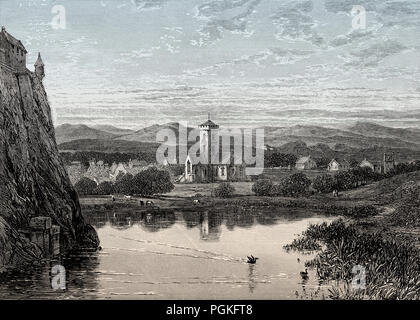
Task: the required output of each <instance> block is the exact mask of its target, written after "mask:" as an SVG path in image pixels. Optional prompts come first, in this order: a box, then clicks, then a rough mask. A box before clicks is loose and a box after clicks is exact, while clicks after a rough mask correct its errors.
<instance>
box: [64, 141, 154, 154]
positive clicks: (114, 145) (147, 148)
mask: <svg viewBox="0 0 420 320" xmlns="http://www.w3.org/2000/svg"><path fill="white" fill-rule="evenodd" d="M158 146H159V144H158V143H149V142H138V141H125V140H109V139H80V140H74V141H69V142H64V143H61V144H59V146H58V148H59V149H60V151H98V152H122V153H139V152H146V153H153V154H154V155H155V154H156V149H157V148H158Z"/></svg>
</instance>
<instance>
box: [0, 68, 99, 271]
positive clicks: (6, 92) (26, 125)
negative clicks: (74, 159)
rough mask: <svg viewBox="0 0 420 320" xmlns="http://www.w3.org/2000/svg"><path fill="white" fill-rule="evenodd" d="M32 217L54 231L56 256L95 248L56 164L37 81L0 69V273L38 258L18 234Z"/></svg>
mask: <svg viewBox="0 0 420 320" xmlns="http://www.w3.org/2000/svg"><path fill="white" fill-rule="evenodd" d="M35 216H49V217H51V219H52V221H53V224H56V225H59V226H60V228H61V235H60V237H61V250H62V251H63V250H67V249H70V248H74V247H77V246H80V247H97V246H98V245H99V240H98V237H97V235H96V232H95V230H94V229H93V228H92V227H91V226H90V225H87V224H85V223H84V220H83V217H82V215H81V210H80V204H79V200H78V196H77V194H76V192H75V190H74V189H73V187H72V185H71V183H70V180H69V178H68V176H67V173H66V171H65V169H64V166H63V165H62V163H61V161H60V159H59V153H58V148H57V144H56V141H55V134H54V127H53V123H52V119H51V111H50V107H49V104H48V101H47V95H46V92H45V89H44V87H43V84H42V82H41V80H40V79H39V78H37V77H36V76H35V75H34V74H33V73H31V72H29V71H28V72H27V73H22V74H19V75H17V74H14V73H12V72H10V71H7V70H3V69H2V68H0V271H1V270H4V268H5V267H16V266H19V265H22V264H25V263H28V262H29V263H32V262H33V261H35V260H37V259H39V258H40V257H41V252H40V250H39V248H38V247H36V246H35V245H33V244H32V243H30V242H29V241H28V240H26V239H25V237H23V236H21V233H19V229H24V228H25V227H27V226H28V224H29V220H30V219H31V218H32V217H35Z"/></svg>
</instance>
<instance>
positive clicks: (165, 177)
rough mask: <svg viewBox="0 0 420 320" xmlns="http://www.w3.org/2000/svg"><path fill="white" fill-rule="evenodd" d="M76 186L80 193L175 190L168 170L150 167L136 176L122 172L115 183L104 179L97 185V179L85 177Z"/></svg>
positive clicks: (143, 193) (159, 192)
mask: <svg viewBox="0 0 420 320" xmlns="http://www.w3.org/2000/svg"><path fill="white" fill-rule="evenodd" d="M74 187H75V189H76V191H77V192H78V194H79V195H110V194H114V193H117V194H126V195H134V194H138V195H142V196H149V195H155V194H164V193H168V192H170V191H172V190H173V188H174V185H173V183H172V181H171V177H170V174H169V172H168V171H167V170H159V169H158V168H156V167H150V168H148V169H146V170H143V171H141V172H139V173H137V174H136V175H134V176H133V175H132V174H130V173H126V174H122V173H121V174H119V175H118V177H117V179H116V181H115V182H114V183H111V182H110V181H104V182H101V183H99V184H98V185H97V184H96V182H95V181H93V180H91V179H89V178H86V177H84V178H82V179H80V180H79V181H78V182H77V183H76V184H75V186H74Z"/></svg>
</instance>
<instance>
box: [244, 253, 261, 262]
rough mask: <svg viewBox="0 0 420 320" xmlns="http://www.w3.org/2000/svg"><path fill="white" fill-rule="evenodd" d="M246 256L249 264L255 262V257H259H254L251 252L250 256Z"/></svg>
mask: <svg viewBox="0 0 420 320" xmlns="http://www.w3.org/2000/svg"><path fill="white" fill-rule="evenodd" d="M247 258H248V261H247V263H250V264H256V263H257V259H259V258H256V257H254V256H253V255H252V254H251V256H247Z"/></svg>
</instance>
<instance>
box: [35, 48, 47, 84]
mask: <svg viewBox="0 0 420 320" xmlns="http://www.w3.org/2000/svg"><path fill="white" fill-rule="evenodd" d="M35 74H36V76H37V77H38V78H40V79H43V78H44V77H45V72H44V62H43V61H42V58H41V53H39V52H38V59H37V60H36V62H35Z"/></svg>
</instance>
